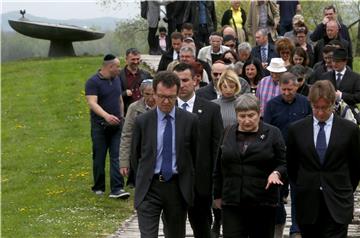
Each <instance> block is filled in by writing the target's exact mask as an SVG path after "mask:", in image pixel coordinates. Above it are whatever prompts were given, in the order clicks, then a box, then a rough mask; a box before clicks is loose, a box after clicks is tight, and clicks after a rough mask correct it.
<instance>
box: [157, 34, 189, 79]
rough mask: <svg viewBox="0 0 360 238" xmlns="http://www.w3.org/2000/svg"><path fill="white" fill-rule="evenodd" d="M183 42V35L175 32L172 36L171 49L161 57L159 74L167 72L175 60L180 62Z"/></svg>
mask: <svg viewBox="0 0 360 238" xmlns="http://www.w3.org/2000/svg"><path fill="white" fill-rule="evenodd" d="M182 41H183V36H182V35H181V33H179V32H173V33H172V34H171V48H170V49H169V50H168V51H167V52H166V53H164V54H163V55H162V56H161V59H160V62H159V66H158V69H157V72H159V71H163V70H166V68H167V66H168V65H169V64H170V63H171V62H172V61H173V60H179V57H180V48H181V44H182Z"/></svg>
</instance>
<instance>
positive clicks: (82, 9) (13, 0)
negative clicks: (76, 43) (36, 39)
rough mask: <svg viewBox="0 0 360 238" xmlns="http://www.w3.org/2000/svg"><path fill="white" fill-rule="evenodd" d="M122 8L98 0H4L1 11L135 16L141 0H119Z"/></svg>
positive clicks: (79, 16)
mask: <svg viewBox="0 0 360 238" xmlns="http://www.w3.org/2000/svg"><path fill="white" fill-rule="evenodd" d="M120 1H121V2H122V5H121V8H119V9H116V10H114V9H112V8H111V7H110V8H109V7H108V8H105V7H102V6H101V5H99V4H98V3H97V1H96V0H74V1H71V0H47V1H45V0H35V1H34V0H33V1H31V0H2V1H1V2H2V3H1V4H2V7H1V8H2V9H1V12H2V13H5V12H11V11H19V10H20V9H26V13H29V14H31V15H35V16H38V17H46V18H54V19H64V20H65V19H73V18H76V19H86V18H95V17H107V16H108V17H117V18H133V17H135V16H136V15H139V14H140V7H139V1H134V0H133V1H131V0H119V2H120ZM19 16H20V14H19Z"/></svg>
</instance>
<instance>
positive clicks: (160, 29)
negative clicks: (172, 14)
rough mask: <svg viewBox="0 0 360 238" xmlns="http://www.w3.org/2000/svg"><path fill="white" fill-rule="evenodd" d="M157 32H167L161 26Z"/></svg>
mask: <svg viewBox="0 0 360 238" xmlns="http://www.w3.org/2000/svg"><path fill="white" fill-rule="evenodd" d="M159 32H167V30H166V28H165V27H163V26H160V27H159Z"/></svg>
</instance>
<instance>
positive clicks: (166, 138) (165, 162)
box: [161, 114, 173, 181]
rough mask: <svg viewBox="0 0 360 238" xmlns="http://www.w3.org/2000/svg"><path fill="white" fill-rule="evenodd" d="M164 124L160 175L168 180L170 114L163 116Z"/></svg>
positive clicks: (170, 173) (169, 170)
mask: <svg viewBox="0 0 360 238" xmlns="http://www.w3.org/2000/svg"><path fill="white" fill-rule="evenodd" d="M165 119H166V126H165V131H164V135H163V150H162V153H161V155H162V164H161V175H162V176H164V179H165V181H168V180H169V179H171V177H172V174H173V173H172V126H171V116H170V115H169V114H167V115H166V116H165Z"/></svg>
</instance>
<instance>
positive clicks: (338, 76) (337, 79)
mask: <svg viewBox="0 0 360 238" xmlns="http://www.w3.org/2000/svg"><path fill="white" fill-rule="evenodd" d="M336 76H337V77H336V87H337V89H339V86H340V82H341V76H342V74H341V73H337V74H336Z"/></svg>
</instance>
